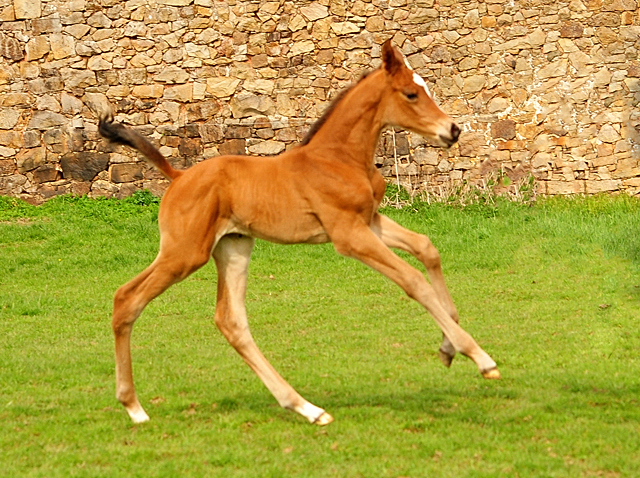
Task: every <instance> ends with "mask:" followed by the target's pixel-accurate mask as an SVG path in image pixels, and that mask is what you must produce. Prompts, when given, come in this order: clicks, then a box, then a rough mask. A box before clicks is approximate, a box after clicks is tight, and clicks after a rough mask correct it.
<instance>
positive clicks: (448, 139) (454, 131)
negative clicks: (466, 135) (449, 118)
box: [440, 123, 460, 146]
mask: <svg viewBox="0 0 640 478" xmlns="http://www.w3.org/2000/svg"><path fill="white" fill-rule="evenodd" d="M449 134H450V136H443V135H440V139H441V140H442V142H443V143H445V144H446V145H447V146H453V145H454V144H455V143H456V141H458V137H459V136H460V128H459V127H458V125H457V124H455V123H451V131H449Z"/></svg>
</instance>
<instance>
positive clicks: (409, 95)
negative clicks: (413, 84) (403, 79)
mask: <svg viewBox="0 0 640 478" xmlns="http://www.w3.org/2000/svg"><path fill="white" fill-rule="evenodd" d="M404 96H405V97H406V98H407V99H408V100H409V101H415V100H417V99H418V93H407V92H405V93H404Z"/></svg>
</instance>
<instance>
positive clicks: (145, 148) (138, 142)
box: [98, 113, 182, 180]
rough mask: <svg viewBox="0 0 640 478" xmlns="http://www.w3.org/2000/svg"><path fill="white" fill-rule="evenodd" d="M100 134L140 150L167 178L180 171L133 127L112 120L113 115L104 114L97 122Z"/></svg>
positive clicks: (178, 173)
mask: <svg viewBox="0 0 640 478" xmlns="http://www.w3.org/2000/svg"><path fill="white" fill-rule="evenodd" d="M98 131H99V132H100V134H101V135H102V136H103V137H104V138H106V139H107V140H109V141H110V142H112V143H116V144H124V145H127V146H130V147H132V148H133V149H136V150H138V151H140V152H141V153H142V154H144V155H145V156H146V157H147V159H148V160H149V161H151V163H153V165H154V166H155V167H157V168H158V169H159V170H160V172H161V173H162V174H163V175H164V177H166V178H167V179H169V180H172V179H175V178H177V177H178V176H180V175H181V174H182V171H180V170H177V169H174V168H173V167H172V166H171V165H170V164H169V162H168V161H167V159H166V158H165V157H164V156H163V155H162V153H161V152H160V151H158V149H157V148H156V147H155V146H154V145H152V144H151V143H150V142H149V141H147V140H146V139H145V138H144V137H143V136H141V135H140V134H139V133H136V132H135V131H134V130H133V129H131V128H127V127H125V126H124V125H122V124H120V123H114V122H113V115H112V114H111V113H109V114H106V115H104V116H102V117H101V118H100V122H99V124H98Z"/></svg>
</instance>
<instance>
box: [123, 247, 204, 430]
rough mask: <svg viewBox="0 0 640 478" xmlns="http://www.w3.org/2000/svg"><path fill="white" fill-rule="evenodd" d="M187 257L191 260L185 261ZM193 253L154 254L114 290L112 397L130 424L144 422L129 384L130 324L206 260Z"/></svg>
mask: <svg viewBox="0 0 640 478" xmlns="http://www.w3.org/2000/svg"><path fill="white" fill-rule="evenodd" d="M187 259H191V261H190V262H189V261H188V260H187ZM193 259H194V256H193V255H189V254H188V253H187V251H185V250H180V251H178V253H177V254H175V257H173V256H172V257H167V254H164V255H163V254H162V252H161V253H160V255H158V257H157V258H156V260H155V261H154V262H153V263H152V264H151V265H150V266H149V267H148V268H147V269H145V270H144V271H143V272H142V273H141V274H139V275H138V276H136V277H135V278H134V279H133V280H131V281H129V282H127V283H126V284H125V285H123V286H122V287H120V288H119V289H118V291H117V292H116V295H115V298H114V304H113V320H112V327H113V334H114V336H115V345H116V397H117V399H118V401H120V403H122V405H124V408H125V409H126V410H127V413H128V414H129V416H130V417H131V420H133V422H134V423H141V422H146V421H147V420H149V416H148V415H147V414H146V412H145V411H144V409H143V408H142V406H141V405H140V402H139V401H138V397H137V396H136V391H135V388H134V385H133V372H132V368H131V331H132V329H133V323H134V322H135V321H136V319H137V318H138V316H139V315H140V314H141V313H142V310H143V309H144V308H145V306H146V305H147V304H148V303H149V302H150V301H151V300H152V299H154V298H155V297H157V296H159V295H160V294H162V292H164V291H165V290H167V288H169V287H170V286H171V285H172V284H175V283H176V282H179V281H181V280H182V279H184V278H185V277H187V276H188V275H189V274H191V273H192V272H194V271H195V270H196V269H198V268H199V267H201V266H202V265H204V264H205V263H206V262H207V261H208V256H203V257H202V258H200V259H199V260H193Z"/></svg>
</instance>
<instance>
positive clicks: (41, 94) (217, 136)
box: [0, 0, 640, 202]
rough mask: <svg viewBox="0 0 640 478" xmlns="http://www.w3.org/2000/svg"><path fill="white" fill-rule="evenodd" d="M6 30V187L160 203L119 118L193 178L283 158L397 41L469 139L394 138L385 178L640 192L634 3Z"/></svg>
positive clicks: (59, 18)
mask: <svg viewBox="0 0 640 478" xmlns="http://www.w3.org/2000/svg"><path fill="white" fill-rule="evenodd" d="M0 21H1V22H2V23H1V24H0V194H8V195H13V196H19V197H24V198H26V199H29V200H31V201H34V202H38V201H42V200H44V199H47V198H49V197H52V196H54V195H58V194H63V193H74V194H90V195H92V196H100V195H107V196H117V197H121V196H124V195H128V194H130V193H131V192H133V191H134V190H136V189H140V188H148V189H150V190H151V191H153V192H155V193H157V194H161V193H162V191H163V189H164V188H165V187H166V183H165V181H164V180H162V179H161V178H160V176H159V174H158V173H157V171H155V170H153V169H152V168H150V167H148V166H147V164H146V163H145V162H144V161H140V160H139V158H137V157H136V155H134V154H132V153H131V151H130V150H128V149H126V148H110V147H108V146H107V145H105V143H104V142H103V141H102V140H100V138H99V137H98V136H97V132H96V114H95V113H96V111H99V110H100V109H101V108H105V107H107V106H110V107H111V108H112V109H113V110H114V112H116V114H117V117H118V119H121V120H123V121H125V122H126V123H129V124H132V125H136V126H138V127H139V128H140V130H141V131H142V132H143V133H144V134H147V135H149V137H150V138H151V139H152V141H154V142H155V143H156V144H158V146H160V147H161V150H162V152H163V153H164V154H165V155H166V156H168V157H169V158H170V159H171V161H172V162H173V163H175V164H178V165H180V166H188V165H190V164H193V163H195V162H197V161H200V160H202V159H203V158H209V157H212V156H216V155H219V154H225V153H243V154H256V155H262V154H275V153H278V152H280V151H283V150H284V149H286V148H289V147H291V146H292V145H293V144H295V142H296V141H299V140H300V139H301V138H302V136H304V133H305V132H306V130H307V129H308V127H309V125H310V124H311V123H312V122H313V121H314V119H316V118H317V117H318V116H319V115H320V114H321V113H322V111H323V108H325V107H326V106H327V104H328V103H329V101H330V99H331V97H332V96H333V95H335V94H336V92H337V91H339V90H340V89H341V88H343V87H345V86H346V85H348V84H349V83H350V82H352V81H354V80H355V79H357V78H358V77H359V76H360V75H361V73H362V72H363V71H365V70H368V69H373V68H376V67H377V66H378V65H379V64H380V59H379V57H380V48H381V44H382V43H383V42H384V41H385V40H386V39H388V38H390V37H391V38H393V41H394V42H395V44H396V45H398V46H399V47H400V48H401V49H402V50H403V52H404V53H405V55H406V56H407V59H408V61H409V63H410V64H411V65H412V67H413V68H414V69H415V70H416V71H417V72H419V73H420V74H421V75H422V76H423V77H424V78H425V79H426V80H427V82H428V83H429V84H430V87H431V89H432V91H433V92H434V93H435V96H436V98H437V99H438V101H439V103H440V104H441V106H442V107H443V109H445V110H446V111H448V112H449V113H450V114H451V115H452V116H454V117H456V118H457V120H458V121H459V123H460V124H461V125H462V127H463V135H462V136H461V138H460V142H459V144H458V145H456V146H455V147H454V148H452V149H451V150H448V151H444V150H440V149H436V148H433V147H431V146H429V145H427V144H425V142H424V140H422V139H421V138H420V137H417V136H415V135H412V134H405V133H401V132H388V133H386V134H385V135H384V136H383V138H382V141H381V143H380V148H379V151H378V155H377V158H376V162H377V164H378V165H379V167H380V168H381V169H382V171H383V173H384V174H385V175H386V176H387V177H389V178H397V179H399V180H400V181H402V182H403V183H404V184H406V185H408V186H410V187H412V188H437V187H439V186H441V185H448V184H451V183H452V182H456V181H463V180H466V181H467V182H470V183H473V182H476V181H482V180H483V178H485V177H486V176H487V175H489V174H492V173H493V174H495V172H496V171H498V172H499V173H500V174H505V175H508V176H510V177H511V178H512V179H517V178H518V177H522V176H524V175H528V174H529V173H532V174H533V175H534V176H535V178H536V179H537V183H538V186H539V191H540V192H542V193H546V194H567V193H596V192H600V191H620V190H627V191H629V192H630V193H633V194H635V193H637V192H640V166H639V164H638V162H639V158H640V149H639V148H640V112H639V110H638V103H639V102H640V60H639V59H638V57H639V55H638V51H639V49H640V9H639V8H638V2H637V1H635V0H512V1H509V2H503V1H501V0H485V1H469V0H462V1H454V0H439V1H436V0H424V1H412V0H370V1H363V0H356V1H351V0H335V1H334V0H318V1H314V2H309V1H295V2H294V1H284V0H280V1H263V0H254V1H240V0H236V1H234V0H227V1H219V0H129V1H124V0H64V1H63V0H0Z"/></svg>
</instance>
